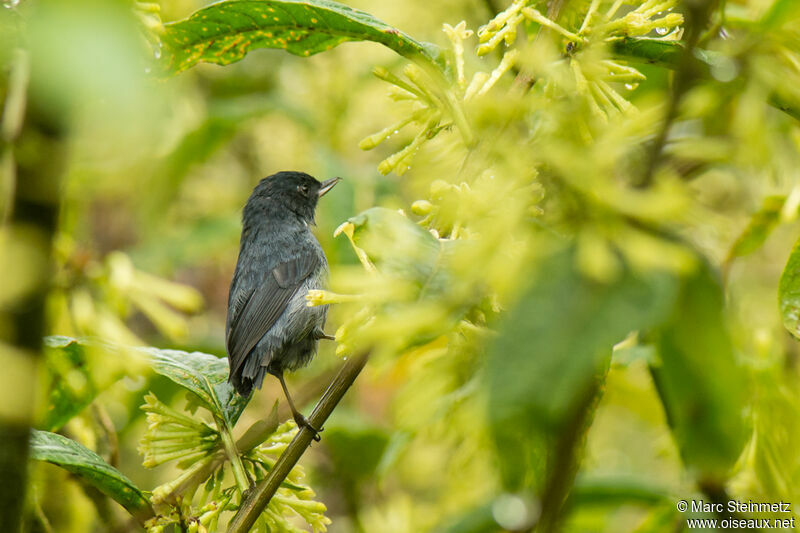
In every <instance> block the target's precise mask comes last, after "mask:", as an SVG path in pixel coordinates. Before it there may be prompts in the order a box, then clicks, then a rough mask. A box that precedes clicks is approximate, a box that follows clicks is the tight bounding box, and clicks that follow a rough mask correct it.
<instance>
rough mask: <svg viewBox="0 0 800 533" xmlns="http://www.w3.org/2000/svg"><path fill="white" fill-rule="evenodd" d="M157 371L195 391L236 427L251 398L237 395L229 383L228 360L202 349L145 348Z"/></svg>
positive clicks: (204, 403) (202, 399) (207, 406)
mask: <svg viewBox="0 0 800 533" xmlns="http://www.w3.org/2000/svg"><path fill="white" fill-rule="evenodd" d="M141 351H142V352H144V353H146V354H147V355H148V357H149V358H150V361H151V364H152V367H153V370H155V371H156V372H157V373H159V374H161V375H162V376H165V377H167V378H169V379H171V380H172V381H174V382H175V383H177V384H178V385H180V386H181V387H183V388H185V389H187V390H189V391H191V392H193V393H194V394H195V395H196V396H197V398H198V399H199V400H200V402H202V404H203V406H204V407H206V408H207V409H209V410H210V411H211V412H212V413H214V414H215V415H218V416H221V417H223V418H224V419H225V421H226V422H227V423H228V424H229V425H230V426H233V425H234V424H235V423H236V420H238V419H239V415H241V414H242V411H244V408H245V406H246V405H247V402H248V400H249V398H243V397H241V396H239V395H238V394H236V392H235V391H234V389H233V387H232V386H231V385H230V384H229V383H228V362H227V360H225V359H221V358H219V357H215V356H213V355H211V354H207V353H202V352H183V351H180V350H159V349H157V348H150V347H148V348H141Z"/></svg>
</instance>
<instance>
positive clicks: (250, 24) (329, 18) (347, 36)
mask: <svg viewBox="0 0 800 533" xmlns="http://www.w3.org/2000/svg"><path fill="white" fill-rule="evenodd" d="M161 40H162V44H163V45H164V49H165V50H164V51H165V53H163V54H162V56H161V57H162V60H163V61H164V62H165V65H166V67H167V69H168V70H171V71H173V72H180V71H182V70H186V69H188V68H190V67H192V66H194V65H195V64H197V63H198V62H201V61H205V62H208V63H216V64H219V65H227V64H229V63H233V62H235V61H239V60H241V59H243V58H244V56H245V55H247V53H248V52H250V51H251V50H255V49H258V48H279V49H283V50H286V51H287V52H289V53H292V54H295V55H299V56H310V55H313V54H317V53H319V52H324V51H325V50H330V49H331V48H333V47H335V46H337V45H339V44H341V43H344V42H347V41H373V42H377V43H381V44H383V45H384V46H386V47H388V48H391V49H392V50H394V51H395V52H397V53H398V54H400V55H402V56H405V57H407V58H414V59H416V58H422V59H423V60H425V61H427V62H429V63H432V64H434V65H437V66H439V67H442V66H443V59H442V55H441V53H440V51H439V49H438V48H437V47H436V46H435V45H432V44H428V43H421V42H419V41H416V40H414V39H412V38H411V37H409V36H408V35H406V34H405V33H403V32H401V31H399V30H397V29H395V28H392V27H391V26H389V25H387V24H385V23H383V22H381V21H380V20H378V19H376V18H375V17H373V16H372V15H370V14H368V13H365V12H363V11H359V10H357V9H353V8H350V7H347V6H345V5H342V4H339V3H337V2H331V1H328V0H307V1H299V0H226V1H224V2H218V3H216V4H212V5H210V6H208V7H205V8H203V9H201V10H199V11H197V12H196V13H194V14H192V15H191V16H190V17H189V18H186V19H184V20H180V21H177V22H173V23H170V24H167V25H166V26H165V33H164V34H163V35H162V37H161Z"/></svg>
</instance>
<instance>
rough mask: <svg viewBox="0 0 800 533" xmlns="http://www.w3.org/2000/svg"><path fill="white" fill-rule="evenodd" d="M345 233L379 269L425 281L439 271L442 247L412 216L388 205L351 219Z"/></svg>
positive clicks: (343, 231) (341, 227) (368, 210)
mask: <svg viewBox="0 0 800 533" xmlns="http://www.w3.org/2000/svg"><path fill="white" fill-rule="evenodd" d="M340 231H341V232H342V233H345V234H346V235H347V236H348V238H350V240H351V241H352V242H353V244H354V245H355V246H357V247H358V248H359V249H361V250H363V251H364V253H366V255H367V257H368V258H369V260H370V261H372V262H373V263H375V264H376V265H377V266H378V269H379V270H381V271H384V272H387V273H391V274H399V275H401V276H402V277H404V278H413V279H416V280H417V281H419V282H425V281H427V280H428V278H429V277H430V276H431V275H432V274H435V272H434V268H435V266H436V263H437V259H438V257H439V254H440V253H441V251H442V246H441V244H440V242H439V241H437V240H436V238H434V237H433V235H431V234H430V233H429V232H428V231H426V230H425V229H423V228H421V227H420V226H419V225H417V224H415V223H414V222H412V221H411V220H409V218H408V217H406V216H403V215H402V214H400V213H399V212H397V211H394V210H392V209H386V208H384V207H373V208H371V209H367V210H366V211H364V212H363V213H360V214H358V215H356V216H354V217H352V218H350V219H348V220H347V222H345V223H344V224H343V225H342V226H340V228H339V229H338V230H337V234H338V232H340Z"/></svg>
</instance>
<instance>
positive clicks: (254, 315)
mask: <svg viewBox="0 0 800 533" xmlns="http://www.w3.org/2000/svg"><path fill="white" fill-rule="evenodd" d="M339 180H340V178H331V179H329V180H326V181H324V182H322V183H320V182H319V181H317V180H316V179H314V178H313V177H311V176H309V175H308V174H305V173H303V172H278V173H277V174H273V175H272V176H269V177H267V178H264V179H262V180H261V181H260V182H259V184H258V185H256V187H255V189H254V190H253V193H252V194H251V195H250V198H249V199H248V200H247V204H246V205H245V206H244V212H243V214H242V223H243V227H242V238H241V243H240V245H239V260H238V261H237V263H236V270H235V272H234V274H233V281H232V282H231V288H230V293H229V294H228V320H227V323H226V326H225V342H226V346H227V350H228V362H229V363H230V375H229V377H228V381H229V382H230V383H231V384H232V385H233V387H234V388H235V389H236V391H237V392H238V393H239V394H240V395H242V396H245V397H246V396H249V395H250V393H251V392H252V390H253V387H254V386H255V387H257V388H259V389H260V388H261V384H262V382H263V381H264V376H265V374H266V373H270V374H272V375H273V376H275V377H277V378H278V380H279V381H280V383H281V387H283V392H284V394H285V395H286V400H287V401H288V403H289V407H290V408H291V410H292V414H293V415H294V419H295V421H296V422H297V425H298V426H299V427H303V426H308V427H310V428H311V429H313V430H314V431H315V432H317V431H318V430H317V429H316V428H313V427H312V426H311V424H309V422H308V419H306V417H305V416H303V415H302V414H301V413H300V412H299V411H298V410H297V408H296V407H295V405H294V402H293V401H292V397H291V395H290V394H289V390H288V389H287V388H286V382H285V381H284V379H283V373H284V371H285V370H289V371H292V370H296V369H298V368H300V367H303V366H305V365H307V364H308V363H309V362H310V361H311V359H312V358H313V357H314V354H315V353H316V349H317V341H318V340H319V339H332V338H333V337H330V336H328V335H325V333H324V331H323V327H324V326H325V319H326V317H327V314H328V309H327V306H317V307H308V306H307V305H306V299H305V296H306V294H307V293H308V291H309V290H310V289H321V288H322V287H323V284H324V283H325V281H326V278H327V274H328V261H327V260H326V258H325V253H324V252H323V251H322V247H321V246H320V244H319V242H318V241H317V239H316V238H315V237H314V235H313V234H312V233H311V230H310V228H309V227H310V226H311V225H313V224H314V211H315V209H316V207H317V201H318V200H319V198H321V197H322V196H323V195H324V194H325V193H327V192H328V191H330V190H331V189H332V188H333V187H334V185H336V184H337V183H338V182H339Z"/></svg>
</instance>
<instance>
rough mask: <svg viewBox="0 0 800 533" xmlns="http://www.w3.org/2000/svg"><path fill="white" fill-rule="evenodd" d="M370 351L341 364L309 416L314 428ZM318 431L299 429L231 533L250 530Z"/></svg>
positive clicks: (251, 494) (231, 526)
mask: <svg viewBox="0 0 800 533" xmlns="http://www.w3.org/2000/svg"><path fill="white" fill-rule="evenodd" d="M368 357H369V354H367V353H364V354H361V355H359V356H356V357H351V358H350V359H348V360H347V362H346V363H345V364H344V365H343V366H342V369H341V370H340V371H339V374H337V376H336V378H335V379H334V380H333V382H332V383H331V385H330V387H328V390H326V391H325V394H323V396H322V398H321V399H320V401H319V402H318V403H317V405H316V407H314V411H313V412H312V413H311V416H310V417H309V418H308V421H309V423H310V425H311V426H313V427H323V425H324V424H325V421H326V420H327V419H328V417H329V416H330V414H331V413H332V412H333V410H334V408H335V407H336V406H337V405H338V404H339V402H340V401H341V399H342V398H343V397H344V395H345V393H346V392H347V390H348V389H349V388H350V386H351V385H352V384H353V382H354V381H355V380H356V378H357V377H358V375H359V374H360V373H361V369H363V368H364V365H365V364H366V363H367V359H368ZM314 436H315V432H314V430H313V429H311V428H310V427H308V426H306V427H303V428H302V429H301V430H300V431H298V432H297V434H296V435H295V437H294V439H292V442H291V443H289V446H287V447H286V450H284V452H283V454H281V456H280V458H278V461H277V462H276V463H275V466H273V467H272V470H270V472H269V475H268V476H267V477H266V479H264V480H262V481H261V482H259V484H258V485H256V487H255V488H254V489H253V490H252V491H251V492H249V493H248V494H247V496H246V498H245V500H244V502H242V505H241V506H240V507H239V511H238V512H237V513H236V516H234V517H233V519H232V520H231V522H230V524H228V533H247V532H248V531H250V528H252V527H253V524H255V522H256V520H257V519H258V517H259V516H261V513H262V512H263V511H264V509H266V507H267V505H268V504H269V502H270V500H271V499H272V497H273V496H274V495H275V492H276V491H277V490H278V488H279V487H280V485H281V483H283V480H284V479H286V476H288V475H289V472H291V470H292V468H294V466H295V465H296V464H297V461H299V460H300V457H302V455H303V453H304V452H305V451H306V449H307V448H308V447H309V445H310V444H311V442H312V441H313V440H314Z"/></svg>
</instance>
